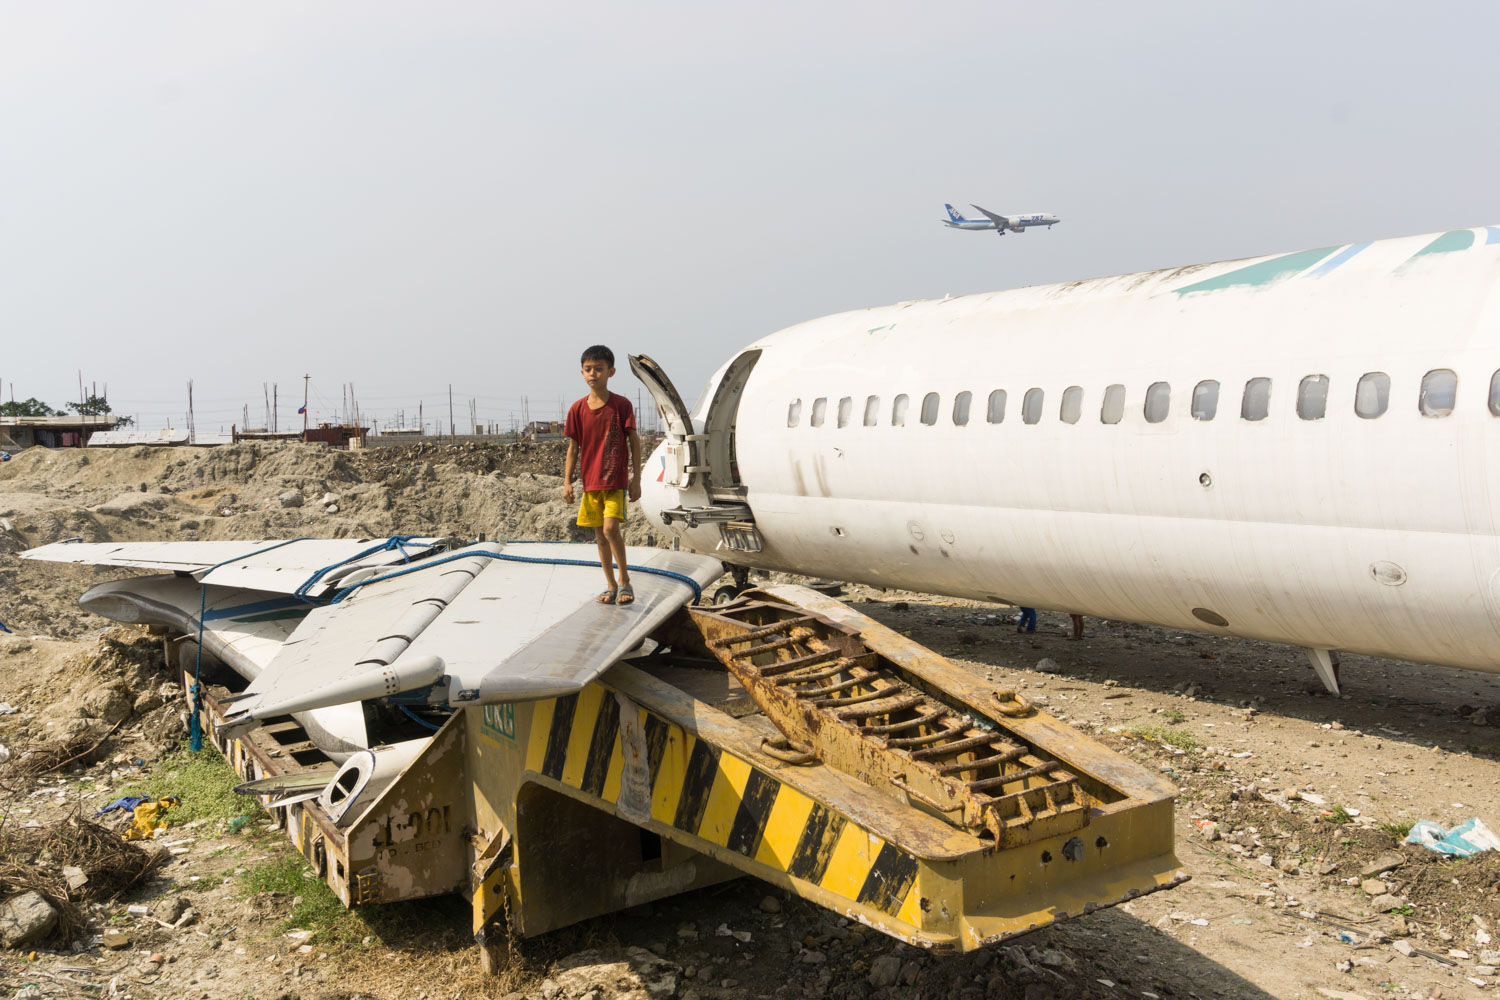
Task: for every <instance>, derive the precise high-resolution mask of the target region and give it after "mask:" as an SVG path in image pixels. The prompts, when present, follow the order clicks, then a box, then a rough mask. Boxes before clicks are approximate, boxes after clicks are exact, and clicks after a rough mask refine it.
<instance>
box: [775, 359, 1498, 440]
mask: <svg viewBox="0 0 1500 1000" xmlns="http://www.w3.org/2000/svg"><path fill="white" fill-rule="evenodd" d="M1457 395H1458V375H1457V374H1455V373H1454V372H1453V370H1452V369H1450V368H1434V369H1433V370H1432V371H1430V372H1428V373H1427V374H1426V375H1424V376H1422V388H1421V392H1420V393H1419V394H1418V396H1417V409H1418V410H1419V411H1420V412H1421V413H1422V415H1423V416H1427V417H1446V416H1447V415H1448V414H1450V413H1452V412H1453V407H1454V403H1455V400H1456V398H1457ZM973 398H974V394H973V393H971V392H961V393H959V394H958V395H956V396H954V397H953V411H952V420H953V423H954V424H955V425H957V426H959V427H962V426H963V425H965V424H967V423H968V422H969V409H970V406H971V404H972V402H973ZM1390 398H1391V377H1390V376H1389V375H1387V374H1386V373H1385V372H1368V373H1366V374H1365V375H1363V376H1361V377H1360V380H1359V384H1358V385H1356V386H1355V389H1354V412H1355V414H1356V415H1357V416H1359V417H1362V418H1364V419H1366V420H1373V419H1374V418H1376V417H1378V416H1380V415H1382V414H1383V413H1385V411H1386V410H1387V409H1389V407H1390ZM1006 400H1007V396H1006V392H1005V390H1004V389H996V390H995V391H994V392H992V393H990V396H989V403H988V405H987V407H986V410H985V418H986V420H987V421H988V422H989V423H992V424H998V423H1000V422H1002V421H1003V420H1004V419H1005V404H1006ZM910 402H911V401H910V398H909V397H908V396H907V395H906V394H905V393H903V394H901V395H899V396H897V397H896V398H895V399H894V400H893V401H892V403H891V425H892V426H894V427H902V426H905V424H906V413H907V410H908V409H909V407H910ZM1044 402H1045V394H1044V393H1043V391H1042V390H1041V389H1035V388H1034V389H1027V390H1026V395H1025V396H1023V397H1022V398H1021V420H1022V422H1023V423H1028V424H1035V423H1039V422H1040V421H1041V419H1042V405H1043V403H1044ZM1171 404H1172V387H1171V385H1169V384H1168V383H1166V382H1153V383H1151V385H1150V386H1149V387H1148V388H1147V389H1146V399H1145V402H1144V404H1143V406H1142V414H1143V415H1144V416H1145V418H1146V422H1147V423H1151V424H1159V423H1161V422H1162V421H1163V420H1165V419H1167V414H1168V412H1170V410H1171ZM940 405H941V400H940V398H939V397H938V394H937V393H935V392H929V393H928V394H927V395H925V396H923V397H922V409H921V420H922V423H924V424H928V425H931V424H935V423H937V420H938V410H939V408H940ZM1218 409H1219V383H1218V382H1216V381H1214V380H1213V379H1204V380H1203V381H1202V382H1199V383H1198V384H1197V385H1195V386H1193V395H1192V401H1191V403H1190V404H1189V412H1190V413H1191V414H1192V416H1193V419H1194V420H1212V419H1213V418H1214V416H1215V414H1217V413H1218ZM1489 409H1490V413H1492V414H1494V415H1495V416H1497V417H1500V371H1497V372H1495V374H1494V375H1493V376H1491V378H1490V397H1489ZM1270 412H1271V380H1270V379H1269V378H1252V379H1250V380H1249V381H1248V382H1246V383H1245V391H1244V394H1243V395H1242V396H1241V397H1240V417H1241V418H1242V419H1244V420H1264V419H1265V418H1266V417H1267V416H1268V415H1269V414H1270ZM1327 413H1328V376H1327V375H1309V376H1307V377H1306V378H1304V379H1303V380H1302V381H1301V383H1299V385H1298V386H1297V416H1299V417H1301V418H1302V419H1303V420H1321V419H1323V417H1324V416H1326V415H1327ZM827 415H828V397H827V396H820V397H818V398H817V399H815V400H813V404H812V414H811V417H810V420H809V423H810V424H811V426H813V427H821V426H823V423H824V421H825V419H826V418H827ZM853 416H854V398H853V397H852V396H845V397H844V398H843V399H840V400H839V401H838V412H837V419H838V426H840V427H847V426H848V425H849V421H850V420H851V419H852V418H853ZM1082 416H1083V388H1082V387H1081V386H1076V385H1073V386H1069V387H1068V388H1066V389H1064V390H1063V393H1062V405H1061V406H1060V407H1059V409H1058V417H1059V419H1061V420H1062V422H1063V423H1066V424H1076V423H1078V421H1079V418H1080V417H1082ZM1124 416H1125V387H1124V386H1123V385H1118V384H1116V385H1110V386H1106V387H1105V389H1104V400H1103V402H1102V404H1101V405H1100V407H1099V420H1100V421H1101V422H1102V423H1106V424H1118V423H1119V422H1120V420H1121V419H1122V418H1123V417H1124ZM879 420H880V397H879V396H870V397H867V398H866V399H865V409H864V425H865V426H866V427H874V426H876V425H877V424H878V423H879ZM801 421H802V400H800V399H794V400H792V402H791V405H790V406H788V407H787V413H786V425H787V426H788V427H796V426H797V425H798V424H799V423H801Z"/></svg>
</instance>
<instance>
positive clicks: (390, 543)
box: [292, 535, 413, 604]
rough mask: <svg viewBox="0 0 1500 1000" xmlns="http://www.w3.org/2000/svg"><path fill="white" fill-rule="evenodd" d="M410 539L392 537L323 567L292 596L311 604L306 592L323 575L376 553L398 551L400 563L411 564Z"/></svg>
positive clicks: (293, 592) (401, 536)
mask: <svg viewBox="0 0 1500 1000" xmlns="http://www.w3.org/2000/svg"><path fill="white" fill-rule="evenodd" d="M412 537H413V536H411V535H392V536H391V537H390V538H387V539H386V540H385V541H383V542H380V543H379V544H376V545H372V546H370V547H369V548H368V549H365V550H364V551H363V552H356V553H354V555H352V556H350V557H349V558H347V559H340V560H339V561H338V562H335V563H329V564H328V565H327V566H324V567H323V568H322V569H320V570H318V571H317V572H316V573H314V574H313V575H312V576H310V577H308V578H307V579H306V580H304V581H303V582H302V585H301V586H300V587H298V588H297V589H296V590H294V591H292V596H294V597H300V598H302V599H303V600H304V601H307V602H308V603H309V604H311V603H313V600H312V598H310V597H308V596H307V592H308V591H309V590H312V589H313V587H314V586H316V585H317V582H318V581H319V580H321V579H323V575H324V574H325V573H329V572H331V571H332V570H335V569H338V568H339V567H340V566H344V565H347V564H349V563H352V562H357V561H359V560H360V559H363V558H365V557H366V556H373V555H374V554H375V553H377V552H395V551H400V553H401V561H402V562H408V563H409V562H411V556H410V555H408V554H407V551H406V545H407V543H408V542H410V541H411V540H412Z"/></svg>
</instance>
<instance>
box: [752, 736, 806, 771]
mask: <svg viewBox="0 0 1500 1000" xmlns="http://www.w3.org/2000/svg"><path fill="white" fill-rule="evenodd" d="M782 743H785V744H786V746H784V747H783V746H781V745H780V744H782ZM760 752H761V753H763V754H765V755H767V756H768V757H775V758H776V759H777V760H779V761H781V762H782V763H784V764H794V765H798V766H800V765H803V764H811V763H813V762H814V761H816V760H817V759H818V755H817V754H815V753H813V752H812V747H810V746H808V745H807V744H806V743H793V742H792V741H791V740H789V739H787V738H786V737H782V738H781V739H779V740H772V739H771V737H769V736H767V737H766V738H765V739H763V740H761V741H760Z"/></svg>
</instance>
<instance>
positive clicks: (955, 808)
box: [891, 775, 964, 813]
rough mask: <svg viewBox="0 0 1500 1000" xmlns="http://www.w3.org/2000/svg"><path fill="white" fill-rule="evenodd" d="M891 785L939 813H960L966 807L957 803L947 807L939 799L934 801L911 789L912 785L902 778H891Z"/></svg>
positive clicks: (928, 796) (893, 776)
mask: <svg viewBox="0 0 1500 1000" xmlns="http://www.w3.org/2000/svg"><path fill="white" fill-rule="evenodd" d="M891 784H893V785H895V786H896V787H897V788H899V789H901V790H902V791H903V792H905V793H906V794H907V795H909V796H911V797H912V798H914V799H916V800H917V801H918V802H920V803H922V804H923V805H924V806H930V807H931V808H933V809H936V810H937V811H938V812H943V813H951V812H958V811H959V810H960V809H962V808H963V807H964V804H963V803H962V802H955V803H953V805H951V806H945V805H943V804H942V803H941V802H939V801H938V800H937V799H934V798H933V797H932V796H930V795H924V794H922V793H921V792H919V791H917V790H916V789H915V788H913V787H911V786H910V785H908V784H907V783H906V782H904V781H902V780H901V779H900V778H898V777H896V776H895V775H892V776H891Z"/></svg>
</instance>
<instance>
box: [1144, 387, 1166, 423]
mask: <svg viewBox="0 0 1500 1000" xmlns="http://www.w3.org/2000/svg"><path fill="white" fill-rule="evenodd" d="M1171 409H1172V386H1171V385H1170V384H1168V383H1166V382H1152V383H1151V385H1150V387H1149V388H1147V389H1146V409H1145V413H1146V423H1148V424H1159V423H1161V422H1162V421H1163V420H1165V419H1167V413H1168V412H1170V411H1171Z"/></svg>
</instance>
